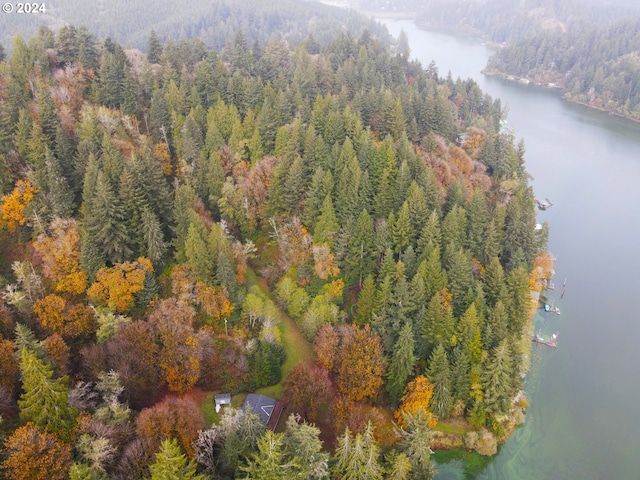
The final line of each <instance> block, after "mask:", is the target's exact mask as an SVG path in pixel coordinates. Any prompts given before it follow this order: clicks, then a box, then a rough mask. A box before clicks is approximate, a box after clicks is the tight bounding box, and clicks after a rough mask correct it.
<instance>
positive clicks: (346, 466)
mask: <svg viewBox="0 0 640 480" xmlns="http://www.w3.org/2000/svg"><path fill="white" fill-rule="evenodd" d="M379 455H380V448H379V447H378V442H377V441H376V439H375V437H374V435H373V426H372V424H371V422H369V423H368V424H367V426H366V428H365V431H364V432H363V433H357V434H356V435H355V437H354V436H352V435H351V432H350V431H349V429H348V428H347V429H346V430H345V432H344V434H343V435H342V436H340V438H338V447H337V448H336V451H335V454H334V458H335V460H336V463H335V465H334V466H333V472H334V476H335V477H336V478H341V479H343V480H360V479H363V478H367V479H370V480H382V478H383V470H382V467H381V465H380V463H379V459H378V457H379Z"/></svg>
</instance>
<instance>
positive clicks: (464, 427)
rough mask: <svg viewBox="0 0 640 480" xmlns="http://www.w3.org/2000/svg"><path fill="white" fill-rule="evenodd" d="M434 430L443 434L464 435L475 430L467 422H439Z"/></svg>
mask: <svg viewBox="0 0 640 480" xmlns="http://www.w3.org/2000/svg"><path fill="white" fill-rule="evenodd" d="M434 430H436V431H438V432H443V433H454V434H456V435H464V434H465V433H467V432H470V431H471V430H473V427H471V425H469V424H468V423H466V422H438V423H437V424H436V426H435V428H434Z"/></svg>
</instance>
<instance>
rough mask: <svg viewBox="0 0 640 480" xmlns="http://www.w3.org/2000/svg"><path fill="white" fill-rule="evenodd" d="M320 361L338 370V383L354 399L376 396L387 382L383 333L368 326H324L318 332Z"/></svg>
mask: <svg viewBox="0 0 640 480" xmlns="http://www.w3.org/2000/svg"><path fill="white" fill-rule="evenodd" d="M315 351H316V354H317V355H318V363H320V365H322V366H324V367H325V368H328V369H329V370H332V371H333V372H334V373H336V374H337V379H336V384H337V386H338V389H339V390H340V392H341V393H343V394H345V395H346V396H347V397H349V398H350V399H351V400H354V401H357V402H359V401H363V400H366V399H373V398H375V397H376V396H377V395H378V394H379V393H380V389H381V388H382V385H383V384H384V374H385V371H386V368H387V363H386V360H385V358H384V351H383V348H382V341H381V340H380V337H379V336H378V335H377V334H375V333H374V332H372V331H371V329H370V328H369V327H368V326H366V327H364V328H360V327H358V326H356V325H339V326H337V327H333V326H331V325H325V326H323V327H322V328H321V329H320V330H319V331H318V334H317V336H316V341H315Z"/></svg>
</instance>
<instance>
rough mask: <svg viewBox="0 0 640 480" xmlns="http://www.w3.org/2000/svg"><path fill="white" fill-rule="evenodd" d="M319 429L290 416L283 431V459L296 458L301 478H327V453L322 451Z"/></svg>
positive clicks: (295, 416) (310, 479) (294, 416)
mask: <svg viewBox="0 0 640 480" xmlns="http://www.w3.org/2000/svg"><path fill="white" fill-rule="evenodd" d="M319 435H320V429H319V428H318V427H316V426H314V425H312V424H309V423H307V422H304V421H301V420H300V417H299V416H297V415H290V416H289V418H288V419H287V427H286V430H285V431H284V436H283V438H282V444H283V446H284V449H285V458H286V459H291V458H298V459H299V462H300V469H301V472H302V474H303V478H307V479H309V480H312V479H318V480H319V479H325V478H328V477H329V453H327V452H323V451H322V440H320V438H319Z"/></svg>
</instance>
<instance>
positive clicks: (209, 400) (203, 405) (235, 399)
mask: <svg viewBox="0 0 640 480" xmlns="http://www.w3.org/2000/svg"><path fill="white" fill-rule="evenodd" d="M218 393H220V392H219V391H214V392H207V395H206V396H205V397H204V398H203V399H202V400H201V402H200V411H201V412H202V414H203V415H204V420H205V422H206V425H207V426H211V425H213V424H218V423H220V415H219V414H218V413H216V405H215V401H214V398H213V397H214V396H215V395H216V394H218ZM245 398H247V394H246V393H239V394H237V395H233V396H232V397H231V406H232V407H233V408H240V407H242V403H243V402H244V399H245ZM223 408H224V407H223Z"/></svg>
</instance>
